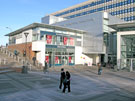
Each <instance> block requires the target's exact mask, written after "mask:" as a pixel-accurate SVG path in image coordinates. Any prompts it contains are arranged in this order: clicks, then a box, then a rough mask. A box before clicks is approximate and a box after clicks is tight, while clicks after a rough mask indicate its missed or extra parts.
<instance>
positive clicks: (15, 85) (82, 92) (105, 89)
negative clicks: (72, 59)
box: [0, 66, 135, 101]
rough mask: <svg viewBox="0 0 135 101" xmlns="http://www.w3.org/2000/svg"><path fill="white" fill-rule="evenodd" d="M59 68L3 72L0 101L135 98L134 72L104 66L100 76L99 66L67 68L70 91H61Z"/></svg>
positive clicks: (114, 100)
mask: <svg viewBox="0 0 135 101" xmlns="http://www.w3.org/2000/svg"><path fill="white" fill-rule="evenodd" d="M60 69H61V68H60V67H56V68H55V67H53V68H51V69H49V72H47V73H46V74H44V73H43V72H34V71H33V72H32V71H31V72H29V73H28V74H21V73H7V74H0V101H135V72H131V73H130V72H127V71H117V72H115V71H113V70H109V69H104V70H103V72H102V75H97V67H87V66H78V67H77V66H74V67H72V66H71V67H65V71H66V70H68V71H70V73H71V93H68V92H67V91H66V93H62V90H59V88H58V86H59V78H60Z"/></svg>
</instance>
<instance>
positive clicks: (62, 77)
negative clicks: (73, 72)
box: [59, 68, 66, 89]
mask: <svg viewBox="0 0 135 101" xmlns="http://www.w3.org/2000/svg"><path fill="white" fill-rule="evenodd" d="M65 76H66V75H65V72H64V68H61V76H60V85H59V89H61V88H62V84H64V79H65Z"/></svg>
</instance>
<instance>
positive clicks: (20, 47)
mask: <svg viewBox="0 0 135 101" xmlns="http://www.w3.org/2000/svg"><path fill="white" fill-rule="evenodd" d="M8 49H9V50H10V51H13V52H14V50H17V51H18V52H19V54H20V55H22V56H23V52H24V51H25V49H26V56H27V57H28V58H29V59H32V58H33V56H35V52H33V51H32V43H31V42H29V43H27V45H26V43H23V44H15V45H9V46H8Z"/></svg>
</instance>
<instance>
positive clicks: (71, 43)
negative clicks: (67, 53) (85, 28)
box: [70, 38, 74, 46]
mask: <svg viewBox="0 0 135 101" xmlns="http://www.w3.org/2000/svg"><path fill="white" fill-rule="evenodd" d="M70 45H72V46H73V45H74V39H73V38H70Z"/></svg>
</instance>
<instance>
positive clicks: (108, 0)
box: [50, 0, 135, 21]
mask: <svg viewBox="0 0 135 101" xmlns="http://www.w3.org/2000/svg"><path fill="white" fill-rule="evenodd" d="M96 12H108V13H109V14H111V15H113V16H117V17H119V18H121V19H124V20H125V21H134V20H135V0H88V1H86V2H83V3H80V4H78V5H75V6H71V7H69V8H66V9H63V10H60V11H57V12H55V13H52V14H50V15H54V16H57V17H63V18H67V19H71V18H75V17H78V16H83V15H87V14H92V13H96Z"/></svg>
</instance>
